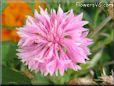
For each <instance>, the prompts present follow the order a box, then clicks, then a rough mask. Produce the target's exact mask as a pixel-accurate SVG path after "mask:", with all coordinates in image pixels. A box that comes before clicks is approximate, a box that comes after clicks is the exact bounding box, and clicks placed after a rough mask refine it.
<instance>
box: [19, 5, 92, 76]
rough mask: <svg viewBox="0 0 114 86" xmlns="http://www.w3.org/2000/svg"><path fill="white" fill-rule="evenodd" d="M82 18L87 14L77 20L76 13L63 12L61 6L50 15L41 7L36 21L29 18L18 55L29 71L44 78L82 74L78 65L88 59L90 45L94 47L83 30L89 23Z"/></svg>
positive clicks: (20, 33)
mask: <svg viewBox="0 0 114 86" xmlns="http://www.w3.org/2000/svg"><path fill="white" fill-rule="evenodd" d="M82 17H83V13H81V14H80V15H76V16H75V15H74V13H73V10H70V11H68V12H63V10H62V9H61V7H60V6H59V8H58V11H57V12H56V11H55V10H51V13H50V14H49V13H48V12H47V10H45V11H44V10H43V9H42V8H41V7H40V13H38V12H37V11H36V10H35V12H34V17H31V16H28V17H27V20H26V24H25V26H23V27H20V28H18V34H19V36H20V38H21V39H20V41H19V43H18V45H19V49H17V51H18V52H19V53H18V54H17V55H18V56H19V58H20V59H21V60H22V62H23V63H25V64H26V65H28V68H29V69H31V70H36V71H41V73H43V74H44V75H47V74H48V73H50V75H53V74H55V73H56V72H58V71H59V72H60V74H61V75H64V72H65V70H67V69H69V68H70V69H73V70H79V69H80V66H79V65H78V63H85V60H87V59H88V55H89V54H90V52H89V48H88V45H90V44H92V40H91V39H89V38H87V37H86V36H87V34H88V29H86V28H84V27H83V26H84V25H85V24H87V23H88V22H87V21H84V20H82Z"/></svg>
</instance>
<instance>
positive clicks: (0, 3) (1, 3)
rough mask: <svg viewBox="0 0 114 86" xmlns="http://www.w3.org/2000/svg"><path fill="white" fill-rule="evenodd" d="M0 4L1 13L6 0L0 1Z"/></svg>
mask: <svg viewBox="0 0 114 86" xmlns="http://www.w3.org/2000/svg"><path fill="white" fill-rule="evenodd" d="M0 5H2V6H0V7H1V10H0V13H2V11H3V10H4V9H5V7H6V6H7V2H6V0H2V1H0Z"/></svg>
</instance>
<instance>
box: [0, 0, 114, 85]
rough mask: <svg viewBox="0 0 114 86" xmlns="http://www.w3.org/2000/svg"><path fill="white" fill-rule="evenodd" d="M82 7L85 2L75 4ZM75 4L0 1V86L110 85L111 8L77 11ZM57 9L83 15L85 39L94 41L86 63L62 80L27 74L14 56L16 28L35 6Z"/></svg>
mask: <svg viewBox="0 0 114 86" xmlns="http://www.w3.org/2000/svg"><path fill="white" fill-rule="evenodd" d="M76 1H77V2H80V3H82V4H84V3H86V4H87V3H90V2H89V0H76ZM76 1H75V0H58V1H57V0H47V1H46V0H45V1H44V0H40V1H39V0H2V2H1V3H2V10H1V12H0V16H1V17H2V24H0V27H2V30H1V31H2V39H0V41H1V42H2V84H16V85H21V84H33V85H34V84H77V85H79V84H85V85H86V84H108V85H109V84H114V81H113V80H114V78H113V77H114V72H113V69H114V54H113V53H114V39H113V34H114V4H113V7H112V6H107V7H104V6H103V5H101V6H100V7H81V6H79V5H76ZM99 2H102V3H103V4H105V5H106V4H109V3H112V2H113V3H114V0H111V1H110V0H92V2H91V3H94V4H95V3H99ZM59 4H60V5H61V7H62V8H63V10H64V11H68V10H70V9H73V10H74V13H75V14H79V13H81V12H83V13H84V19H85V20H87V21H89V22H90V23H89V24H88V25H86V26H85V27H87V28H89V31H90V33H89V35H88V37H90V38H92V39H93V40H94V44H93V45H91V46H90V49H91V53H92V54H91V55H90V56H89V58H90V60H89V61H87V63H86V64H80V66H81V67H82V70H80V71H73V70H68V71H66V72H65V74H64V76H50V75H48V76H46V77H45V76H43V75H41V74H40V73H35V72H31V71H30V70H28V68H27V67H26V66H25V65H24V64H22V63H21V61H20V60H19V59H18V58H17V56H16V49H17V43H18V40H19V37H18V35H17V33H16V32H17V31H16V28H17V27H20V26H23V25H24V23H25V19H26V15H31V16H32V15H33V12H34V9H37V10H39V9H38V6H39V5H40V6H41V7H43V8H44V9H45V8H48V10H50V9H51V8H54V9H57V8H58V5H59Z"/></svg>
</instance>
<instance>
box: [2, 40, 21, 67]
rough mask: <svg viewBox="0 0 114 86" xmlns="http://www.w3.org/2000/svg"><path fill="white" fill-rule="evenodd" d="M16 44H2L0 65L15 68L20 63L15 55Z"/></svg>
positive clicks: (8, 42)
mask: <svg viewBox="0 0 114 86" xmlns="http://www.w3.org/2000/svg"><path fill="white" fill-rule="evenodd" d="M16 49H17V44H16V43H13V42H10V41H7V42H2V62H3V63H2V64H3V65H5V66H8V67H16V66H18V65H19V64H20V61H19V59H18V57H17V55H16Z"/></svg>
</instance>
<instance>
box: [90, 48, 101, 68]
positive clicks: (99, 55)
mask: <svg viewBox="0 0 114 86" xmlns="http://www.w3.org/2000/svg"><path fill="white" fill-rule="evenodd" d="M102 53H103V49H101V50H100V51H98V52H97V53H96V54H95V55H94V56H93V58H92V60H91V61H90V63H89V68H91V67H94V66H95V65H96V64H97V62H98V61H99V59H100V58H101V57H102Z"/></svg>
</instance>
